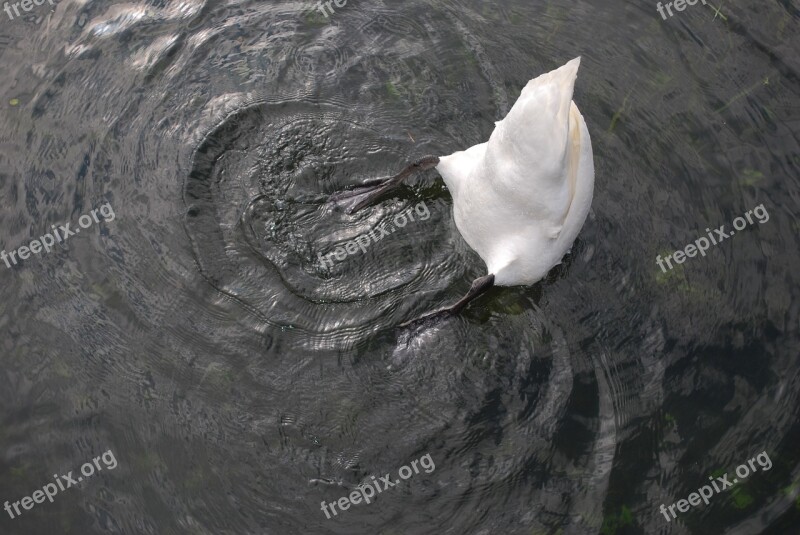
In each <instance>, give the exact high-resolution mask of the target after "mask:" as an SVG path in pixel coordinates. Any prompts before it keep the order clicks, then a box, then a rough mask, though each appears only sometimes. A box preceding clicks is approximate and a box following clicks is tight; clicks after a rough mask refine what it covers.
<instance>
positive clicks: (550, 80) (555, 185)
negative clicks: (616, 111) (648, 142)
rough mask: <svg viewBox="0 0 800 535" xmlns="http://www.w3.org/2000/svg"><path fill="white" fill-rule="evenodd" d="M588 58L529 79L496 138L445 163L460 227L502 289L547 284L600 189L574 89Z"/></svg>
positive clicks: (441, 169) (443, 167)
mask: <svg viewBox="0 0 800 535" xmlns="http://www.w3.org/2000/svg"><path fill="white" fill-rule="evenodd" d="M579 65H580V58H575V59H574V60H572V61H570V62H569V63H567V64H566V65H564V66H563V67H561V68H559V69H556V70H554V71H552V72H549V73H547V74H543V75H541V76H539V77H538V78H535V79H533V80H531V81H530V82H528V84H527V85H526V86H525V88H524V89H523V90H522V93H521V94H520V96H519V99H518V100H517V102H516V103H514V106H513V107H512V108H511V110H510V111H509V112H508V115H506V117H505V119H503V120H502V121H500V122H498V123H496V126H495V129H494V132H492V135H491V136H490V137H489V141H488V142H486V143H481V144H480V145H475V146H474V147H470V148H469V149H467V150H465V151H459V152H456V153H453V154H451V155H449V156H444V157H442V158H440V161H439V164H438V166H437V167H436V168H437V170H438V171H439V173H440V174H441V175H442V177H443V178H444V181H445V183H446V184H447V187H448V189H449V190H450V192H451V193H452V195H453V212H454V217H455V222H456V226H457V227H458V230H459V232H461V235H462V236H463V237H464V240H465V241H466V242H467V244H469V246H470V247H472V248H473V249H474V250H475V251H476V252H477V253H478V254H479V255H480V256H481V258H482V259H483V260H484V262H486V266H487V268H488V271H489V273H493V274H494V275H495V284H497V285H500V286H516V285H530V284H533V283H535V282H536V281H538V280H540V279H542V278H543V277H544V276H545V275H546V274H547V272H548V271H550V269H551V268H553V267H554V266H556V265H558V264H559V263H560V262H561V259H562V258H563V257H564V255H565V254H566V253H567V252H568V251H569V249H570V247H571V246H572V243H573V242H574V241H575V238H576V237H577V236H578V232H580V229H581V227H582V226H583V223H584V221H585V220H586V216H587V215H588V213H589V207H590V205H591V202H592V195H593V191H594V161H593V157H592V143H591V140H590V139H589V131H588V129H587V128H586V123H585V122H584V120H583V116H582V115H581V114H580V112H579V111H578V107H577V106H576V105H575V103H574V102H572V92H573V88H574V86H575V79H576V77H577V74H578V66H579Z"/></svg>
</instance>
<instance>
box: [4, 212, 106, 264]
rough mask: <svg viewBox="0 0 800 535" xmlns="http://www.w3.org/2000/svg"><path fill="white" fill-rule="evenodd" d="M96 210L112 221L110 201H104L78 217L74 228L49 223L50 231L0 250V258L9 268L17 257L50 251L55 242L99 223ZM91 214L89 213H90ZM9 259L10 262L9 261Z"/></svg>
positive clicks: (64, 239)
mask: <svg viewBox="0 0 800 535" xmlns="http://www.w3.org/2000/svg"><path fill="white" fill-rule="evenodd" d="M97 212H100V215H102V216H103V221H105V222H106V223H108V222H109V221H114V218H115V217H116V216H115V214H114V209H113V208H111V203H105V204H104V205H103V206H101V207H100V208H95V209H94V210H92V211H91V212H90V213H89V214H84V215H82V216H80V217H79V218H78V225H80V226H79V227H76V228H75V230H71V229H70V228H69V227H70V223H64V224H63V225H58V228H56V225H51V230H52V233H50V232H48V233H47V234H45V235H43V236H41V237H39V239H38V240H31V242H30V243H28V245H22V246H20V247H18V248H17V249H12V250H11V251H9V252H5V251H2V252H0V259H2V260H3V262H5V264H6V267H8V268H10V267H11V264H12V263H13V264H14V265H17V257H19V259H20V260H27V259H28V258H30V255H31V253H33V254H39V253H41V252H42V249H44V251H45V252H46V253H49V252H50V249H51V248H52V247H53V246H54V245H55V244H56V243H63V242H65V241H66V240H67V239H68V238H69V237H70V236H74V235H75V234H78V233H79V232H80V231H81V229H82V228H89V227H91V226H92V224H93V223H99V222H100V219H99V218H98V217H97ZM90 214H91V215H90ZM9 260H11V262H9Z"/></svg>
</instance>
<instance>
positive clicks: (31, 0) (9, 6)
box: [3, 0, 55, 20]
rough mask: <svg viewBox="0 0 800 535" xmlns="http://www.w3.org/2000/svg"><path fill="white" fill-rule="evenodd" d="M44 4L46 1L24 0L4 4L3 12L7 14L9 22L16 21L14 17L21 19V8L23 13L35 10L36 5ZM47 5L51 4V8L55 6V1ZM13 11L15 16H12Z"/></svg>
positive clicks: (49, 1)
mask: <svg viewBox="0 0 800 535" xmlns="http://www.w3.org/2000/svg"><path fill="white" fill-rule="evenodd" d="M44 2H45V0H22V1H21V2H14V3H9V2H4V3H3V11H5V12H6V15H8V19H9V20H14V17H19V16H20V13H19V8H20V7H21V8H22V10H23V11H25V12H28V11H30V10H31V9H33V6H34V5H36V6H40V5H42V4H44ZM47 3H48V4H50V5H51V6H54V5H55V3H54V2H53V0H47ZM11 10H14V14H13V15H12V14H11Z"/></svg>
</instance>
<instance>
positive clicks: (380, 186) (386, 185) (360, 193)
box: [331, 156, 439, 213]
mask: <svg viewBox="0 0 800 535" xmlns="http://www.w3.org/2000/svg"><path fill="white" fill-rule="evenodd" d="M438 164H439V157H438V156H425V157H424V158H420V159H419V160H417V161H415V162H414V163H412V164H410V165H408V166H406V168H405V169H403V170H402V171H400V172H399V173H397V174H396V175H394V176H393V177H391V178H387V179H384V180H379V181H370V183H369V185H368V186H367V187H364V188H359V189H357V190H353V191H343V192H341V193H335V194H333V195H331V200H332V201H339V200H341V199H349V198H354V202H353V203H352V204H351V205H350V207H349V208H348V209H347V213H353V212H356V211H358V210H361V209H362V208H363V207H365V206H367V205H368V204H370V203H372V202H373V201H375V200H376V199H378V198H379V197H382V196H383V195H384V194H386V192H388V191H390V190H392V189H394V188H396V187H397V186H399V185H400V184H401V183H402V182H403V180H405V179H406V178H408V177H409V176H410V175H412V174H414V173H417V172H419V171H425V170H426V169H431V168H433V167H436V166H437V165H438ZM373 182H375V183H374V184H373Z"/></svg>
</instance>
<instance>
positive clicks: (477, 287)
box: [400, 273, 494, 328]
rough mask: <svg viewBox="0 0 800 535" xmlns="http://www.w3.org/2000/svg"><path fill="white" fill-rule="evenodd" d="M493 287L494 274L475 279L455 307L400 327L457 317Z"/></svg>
mask: <svg viewBox="0 0 800 535" xmlns="http://www.w3.org/2000/svg"><path fill="white" fill-rule="evenodd" d="M492 286H494V275H493V274H492V273H490V274H488V275H484V276H483V277H480V278H478V279H475V280H474V281H473V282H472V286H471V287H470V289H469V291H468V292H467V295H465V296H464V297H462V298H461V299H459V300H458V301H456V302H455V303H454V304H453V305H450V306H449V307H445V308H441V309H439V310H436V311H434V312H431V313H429V314H426V315H424V316H422V317H421V318H417V319H415V320H412V321H409V322H406V323H403V324H402V325H400V327H403V328H405V327H409V326H411V325H416V324H418V323H428V322H430V321H433V320H439V319H442V318H444V317H445V316H455V315H456V314H458V313H459V312H461V311H462V310H464V309H465V308H466V307H467V305H468V304H469V302H470V301H472V300H473V299H475V298H476V297H478V296H480V295H481V294H483V293H485V292H486V291H487V290H488V289H489V288H491V287H492Z"/></svg>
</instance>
